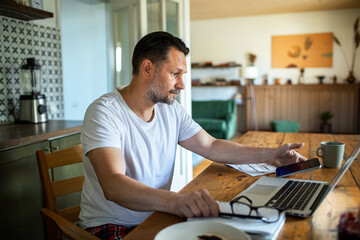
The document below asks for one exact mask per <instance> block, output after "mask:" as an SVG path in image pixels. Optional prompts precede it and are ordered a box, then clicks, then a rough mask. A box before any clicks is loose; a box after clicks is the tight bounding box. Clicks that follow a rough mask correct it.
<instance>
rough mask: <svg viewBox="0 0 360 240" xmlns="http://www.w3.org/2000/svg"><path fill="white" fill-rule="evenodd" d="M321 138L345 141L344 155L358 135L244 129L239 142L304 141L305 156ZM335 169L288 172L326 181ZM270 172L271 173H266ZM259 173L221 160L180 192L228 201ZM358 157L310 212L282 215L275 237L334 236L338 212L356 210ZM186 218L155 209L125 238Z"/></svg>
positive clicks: (149, 236) (145, 234) (150, 236)
mask: <svg viewBox="0 0 360 240" xmlns="http://www.w3.org/2000/svg"><path fill="white" fill-rule="evenodd" d="M322 141H339V142H343V143H345V154H344V158H345V159H347V158H348V156H349V155H350V153H351V151H352V150H353V148H354V147H355V146H356V144H357V142H359V141H360V135H335V134H312V133H275V132H247V133H246V134H245V135H244V136H242V137H241V138H240V139H239V141H238V142H239V143H242V144H246V145H250V146H258V147H277V146H279V145H282V144H285V143H293V142H304V143H305V146H304V147H303V148H301V149H299V151H298V152H299V153H300V154H302V155H303V156H305V157H307V158H313V157H316V155H315V150H316V148H317V147H319V146H320V142H322ZM337 170H338V169H336V168H335V169H332V168H322V169H318V170H313V171H310V172H305V173H300V174H296V175H292V176H291V178H300V179H311V180H322V181H327V182H330V181H331V180H332V178H333V176H334V175H335V174H336V172H337ZM269 176H274V174H269ZM258 178H259V177H251V176H249V175H247V174H245V173H243V172H240V171H237V170H235V169H232V168H230V167H228V166H225V165H224V164H219V163H213V164H211V165H210V166H209V167H208V168H207V169H205V170H204V171H203V172H202V173H201V174H200V175H199V176H197V177H196V178H195V179H193V180H192V181H191V182H190V183H189V184H187V185H186V186H185V187H184V188H183V189H182V190H181V192H183V193H186V192H191V191H194V190H196V189H200V188H205V189H207V190H208V191H209V192H210V194H211V195H212V197H213V198H214V199H216V200H221V201H230V200H231V199H232V198H233V197H235V196H236V195H237V194H238V193H240V192H241V191H242V190H244V189H246V188H247V187H249V186H250V185H251V184H252V183H253V182H254V181H256V180H257V179H258ZM359 187H360V158H359V157H358V158H357V159H356V160H355V161H354V163H353V164H352V166H351V167H350V171H347V172H346V174H345V175H344V176H343V178H342V179H341V180H340V182H339V183H338V185H337V186H336V188H335V189H334V190H333V191H332V192H331V193H330V194H329V195H328V196H327V198H326V199H325V201H324V202H323V203H322V204H321V206H320V207H319V208H318V210H317V211H316V212H315V213H314V214H313V216H311V217H308V218H306V219H302V218H295V217H291V216H287V217H286V222H285V225H284V227H283V229H282V230H281V232H280V234H279V236H278V238H277V239H326V240H328V239H337V225H338V223H339V218H340V214H341V213H343V212H345V211H358V210H360V209H359V207H360V190H359ZM185 220H186V219H183V218H180V217H177V216H174V215H171V214H167V213H161V212H155V213H154V214H152V215H151V216H150V217H149V218H147V219H146V220H145V221H144V222H143V223H142V224H140V225H139V226H138V227H136V228H135V229H134V230H133V231H132V232H131V233H130V234H129V235H128V236H127V237H125V240H131V239H133V240H139V239H142V240H144V239H154V237H155V235H156V234H157V233H158V232H159V231H160V230H162V229H163V228H165V227H167V226H170V225H172V224H175V223H178V222H182V221H185Z"/></svg>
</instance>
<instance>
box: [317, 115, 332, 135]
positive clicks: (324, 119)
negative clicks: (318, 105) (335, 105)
mask: <svg viewBox="0 0 360 240" xmlns="http://www.w3.org/2000/svg"><path fill="white" fill-rule="evenodd" d="M333 117H334V114H332V113H331V112H330V111H326V112H322V113H321V114H320V120H321V124H320V132H321V133H331V123H329V120H330V119H332V118H333Z"/></svg>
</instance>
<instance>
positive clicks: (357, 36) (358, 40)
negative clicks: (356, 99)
mask: <svg viewBox="0 0 360 240" xmlns="http://www.w3.org/2000/svg"><path fill="white" fill-rule="evenodd" d="M353 29H354V38H353V41H354V42H353V56H352V61H351V65H350V64H349V62H348V61H347V58H346V56H345V52H344V49H343V48H342V46H341V43H340V41H339V39H338V38H337V37H336V36H335V35H333V39H334V42H335V43H336V44H337V45H339V47H340V48H341V51H342V53H343V55H344V58H345V62H346V65H347V67H348V69H349V76H348V77H347V78H346V81H347V82H348V83H354V82H356V78H355V76H354V66H355V61H356V55H357V54H356V50H357V49H358V47H359V46H360V31H359V17H357V18H356V20H355V23H354V28H353Z"/></svg>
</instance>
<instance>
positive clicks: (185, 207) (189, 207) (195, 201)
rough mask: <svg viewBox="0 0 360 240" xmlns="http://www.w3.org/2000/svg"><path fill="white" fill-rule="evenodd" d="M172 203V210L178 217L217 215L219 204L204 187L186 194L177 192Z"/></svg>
mask: <svg viewBox="0 0 360 240" xmlns="http://www.w3.org/2000/svg"><path fill="white" fill-rule="evenodd" d="M173 204H174V205H173V211H172V212H173V213H174V214H176V215H178V216H180V217H187V218H190V217H217V216H218V215H219V205H218V204H217V203H216V202H215V201H214V200H213V198H212V197H211V196H210V194H209V192H208V191H207V190H205V189H200V190H197V191H195V192H192V193H187V194H181V193H179V194H177V196H176V199H175V201H174V202H173Z"/></svg>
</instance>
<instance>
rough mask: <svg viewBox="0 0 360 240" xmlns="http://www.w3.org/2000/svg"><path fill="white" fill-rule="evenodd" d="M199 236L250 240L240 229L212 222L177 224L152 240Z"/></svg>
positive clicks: (183, 239) (174, 239)
mask: <svg viewBox="0 0 360 240" xmlns="http://www.w3.org/2000/svg"><path fill="white" fill-rule="evenodd" d="M200 235H215V236H217V237H219V238H221V239H223V240H251V239H250V237H249V236H248V235H247V234H246V233H244V232H243V231H241V230H240V229H237V228H234V227H231V226H229V225H226V224H224V223H219V222H214V221H206V220H201V221H189V222H182V223H177V224H174V225H171V226H168V227H167V228H164V229H163V230H161V231H160V232H159V233H158V234H157V235H156V236H155V239H154V240H198V239H199V238H198V236H200Z"/></svg>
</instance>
